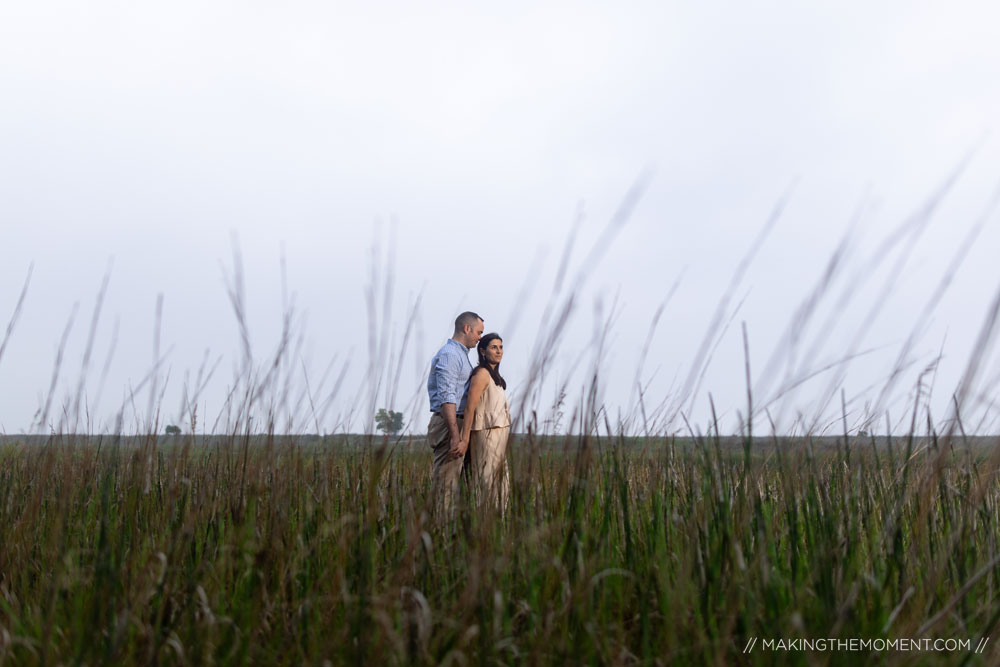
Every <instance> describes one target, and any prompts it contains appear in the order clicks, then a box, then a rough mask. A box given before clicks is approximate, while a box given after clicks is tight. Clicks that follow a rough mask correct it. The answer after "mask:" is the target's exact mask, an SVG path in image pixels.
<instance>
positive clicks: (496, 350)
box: [486, 338, 503, 364]
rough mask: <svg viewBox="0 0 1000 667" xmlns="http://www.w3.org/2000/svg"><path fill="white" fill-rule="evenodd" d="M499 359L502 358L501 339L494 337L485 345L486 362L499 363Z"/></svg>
mask: <svg viewBox="0 0 1000 667" xmlns="http://www.w3.org/2000/svg"><path fill="white" fill-rule="evenodd" d="M501 359H503V341H502V340H500V339H499V338H494V339H493V340H491V341H490V344H489V345H487V346H486V363H489V364H499V363H500V360H501Z"/></svg>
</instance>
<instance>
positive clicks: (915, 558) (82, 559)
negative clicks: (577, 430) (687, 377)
mask: <svg viewBox="0 0 1000 667" xmlns="http://www.w3.org/2000/svg"><path fill="white" fill-rule="evenodd" d="M81 440H82V439H81ZM984 444H985V443H984ZM991 444H992V443H991ZM345 445H346V441H345V439H343V438H340V439H331V440H329V441H327V442H325V443H324V442H308V441H297V440H296V439H294V438H280V437H278V438H267V437H263V438H253V439H251V438H249V437H240V436H235V437H233V436H230V437H223V438H218V439H211V438H210V439H208V440H205V441H202V440H201V439H199V441H198V442H197V443H195V442H194V441H193V440H192V439H190V437H188V438H187V439H183V438H177V439H173V440H168V441H163V440H160V441H159V442H157V441H156V439H147V440H146V441H141V440H134V441H127V442H125V443H124V444H123V443H122V442H121V441H119V440H116V439H105V440H104V441H103V442H100V441H99V440H98V439H97V438H93V439H90V440H87V441H85V442H81V443H77V442H74V441H73V439H66V440H61V439H59V438H53V439H51V440H50V441H49V442H48V444H46V445H45V446H42V447H36V446H30V445H23V444H18V443H10V442H8V443H6V444H4V445H3V446H2V447H0V531H2V534H0V664H35V663H62V664H68V663H74V664H99V663H116V664H118V663H120V664H204V663H220V664H251V663H252V664H304V663H308V664H323V663H325V662H326V661H329V662H330V663H332V664H369V665H375V664H775V663H778V664H811V663H813V662H815V661H819V662H823V663H828V664H857V663H858V662H879V663H880V664H886V663H888V664H926V663H927V662H933V663H934V664H939V663H947V664H963V661H966V660H967V659H968V658H970V652H966V653H954V654H948V653H935V654H930V653H896V654H893V653H885V654H881V655H876V654H858V653H847V652H841V653H825V654H810V653H774V652H771V653H764V652H760V651H758V652H756V653H753V654H750V655H746V654H744V653H743V649H744V647H745V645H746V641H747V639H748V638H749V637H752V636H758V637H772V638H779V637H845V638H850V637H873V638H876V637H914V638H916V637H925V636H926V637H959V638H966V637H975V638H976V639H978V637H979V636H980V635H988V634H990V633H991V632H992V631H993V630H994V628H995V626H996V624H997V620H998V616H1000V603H998V597H1000V590H998V585H1000V562H998V559H997V558H996V554H998V553H1000V547H998V544H997V536H998V535H1000V513H998V500H1000V484H998V481H997V480H998V477H997V473H998V471H1000V460H998V459H997V457H996V456H992V457H990V458H987V457H986V456H985V453H986V452H988V451H992V450H991V449H988V448H986V447H979V446H973V447H967V446H966V445H959V444H958V443H956V444H955V445H954V446H952V445H950V444H949V445H944V444H941V443H939V442H937V441H936V440H935V439H933V438H931V439H928V440H927V441H925V442H922V443H921V442H919V441H914V440H913V439H912V438H911V439H904V440H902V441H895V442H893V441H889V442H885V441H884V440H883V441H881V442H880V443H879V444H878V445H877V446H876V445H875V443H874V442H873V441H871V440H864V439H860V440H859V439H854V440H850V441H848V440H847V439H840V440H837V439H824V440H823V441H822V442H819V441H817V442H816V443H810V441H808V440H802V441H801V442H800V443H799V444H798V445H797V446H788V444H787V443H781V446H777V447H774V446H772V447H768V446H767V445H766V441H764V440H758V441H755V442H754V443H753V445H752V446H748V447H745V448H743V447H740V446H736V447H734V446H732V445H731V444H727V443H725V442H723V441H721V440H719V439H717V438H714V437H709V438H702V439H685V440H683V441H680V440H672V441H665V440H648V441H644V440H630V441H628V442H626V441H625V440H620V439H614V438H609V437H605V438H602V439H594V438H589V439H583V438H579V437H575V438H573V437H570V438H565V439H559V440H555V439H549V440H547V441H546V442H539V441H538V440H536V439H534V438H531V437H530V436H528V437H525V436H522V437H519V438H517V439H516V440H515V441H514V442H512V446H511V453H510V462H511V482H512V489H511V491H512V493H511V500H510V505H509V508H508V510H507V512H506V514H505V515H504V516H502V517H501V516H499V515H498V513H497V512H496V511H495V509H494V508H492V507H490V506H487V505H485V504H482V503H480V504H479V505H478V506H474V505H471V504H465V505H464V506H463V508H462V511H461V515H460V516H459V517H458V518H457V519H455V520H451V521H449V520H445V519H442V518H440V517H436V516H434V513H433V511H432V506H431V505H430V504H429V501H430V493H429V472H430V454H429V451H428V450H427V449H426V446H425V444H424V443H423V441H422V440H419V439H415V440H413V441H412V442H407V441H406V440H403V441H400V442H396V443H390V442H387V441H381V440H377V439H376V440H373V441H371V442H370V443H369V446H367V447H354V446H345ZM814 445H815V446H814ZM465 497H466V498H467V497H468V494H466V496H465ZM973 646H975V641H974V642H973ZM992 653H993V652H992V651H987V652H986V654H985V655H983V656H979V655H975V654H971V664H988V663H989V661H990V658H991V654H992ZM983 661H985V662H983Z"/></svg>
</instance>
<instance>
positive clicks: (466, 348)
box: [448, 338, 471, 354]
mask: <svg viewBox="0 0 1000 667" xmlns="http://www.w3.org/2000/svg"><path fill="white" fill-rule="evenodd" d="M448 342H449V343H454V344H455V345H458V346H459V347H460V348H462V349H463V350H465V353H466V354H468V353H469V350H470V349H471V348H468V347H465V346H464V345H462V344H461V343H459V342H458V341H457V340H455V339H454V338H449V339H448Z"/></svg>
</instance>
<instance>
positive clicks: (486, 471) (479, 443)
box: [469, 426, 510, 512]
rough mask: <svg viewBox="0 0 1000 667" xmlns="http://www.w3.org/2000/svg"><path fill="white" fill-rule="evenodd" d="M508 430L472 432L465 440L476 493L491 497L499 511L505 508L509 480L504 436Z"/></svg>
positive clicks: (507, 433) (504, 428)
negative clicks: (467, 441) (467, 443)
mask: <svg viewBox="0 0 1000 667" xmlns="http://www.w3.org/2000/svg"><path fill="white" fill-rule="evenodd" d="M509 435H510V427H509V426H502V427H500V428H488V429H483V430H482V431H473V432H472V437H471V438H470V439H469V451H470V453H471V454H472V459H471V461H470V464H469V465H470V467H471V468H472V471H473V473H474V474H475V476H476V483H477V486H478V487H479V489H480V493H483V494H485V497H487V498H491V499H492V501H493V502H494V503H496V504H497V507H498V508H499V509H500V511H501V512H503V511H504V509H506V507H507V497H508V495H509V494H510V479H509V476H508V474H507V437H508V436H509Z"/></svg>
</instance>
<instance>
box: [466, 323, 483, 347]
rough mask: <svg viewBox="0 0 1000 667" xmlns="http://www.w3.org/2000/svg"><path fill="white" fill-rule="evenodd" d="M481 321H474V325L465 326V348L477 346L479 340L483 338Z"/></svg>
mask: <svg viewBox="0 0 1000 667" xmlns="http://www.w3.org/2000/svg"><path fill="white" fill-rule="evenodd" d="M485 330H486V329H485V327H484V325H483V321H482V320H476V323H475V324H466V325H465V347H475V346H476V345H478V344H479V339H480V338H482V337H483V331H485Z"/></svg>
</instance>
